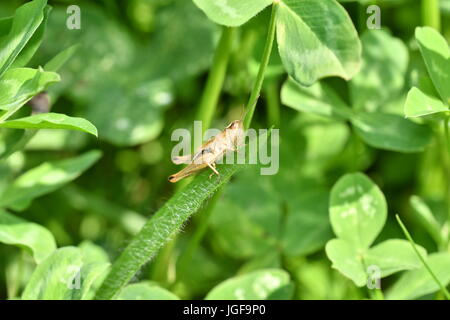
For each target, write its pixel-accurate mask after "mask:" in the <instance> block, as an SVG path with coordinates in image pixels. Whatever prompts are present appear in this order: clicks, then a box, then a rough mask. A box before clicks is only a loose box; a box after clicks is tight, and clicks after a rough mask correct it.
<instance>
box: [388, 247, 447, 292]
mask: <svg viewBox="0 0 450 320" xmlns="http://www.w3.org/2000/svg"><path fill="white" fill-rule="evenodd" d="M426 261H427V263H428V264H429V266H430V268H431V269H432V270H433V273H434V274H435V275H436V277H437V278H438V279H439V281H440V282H441V283H442V284H443V285H444V286H447V285H448V284H449V283H450V272H448V270H450V253H448V252H441V253H433V254H430V255H429V256H428V258H427V259H426ZM438 290H440V288H439V286H438V284H437V283H436V281H435V280H434V279H433V278H432V277H431V275H430V273H429V272H428V270H427V269H426V268H425V267H423V266H422V267H421V268H420V269H417V270H411V271H407V272H405V273H404V274H403V275H402V276H401V277H400V279H398V281H397V282H396V283H395V284H394V285H393V286H392V287H391V288H390V289H389V291H388V292H387V295H386V298H387V299H390V300H403V299H405V300H410V299H416V298H419V297H422V296H425V295H427V294H430V293H433V292H436V291H438Z"/></svg>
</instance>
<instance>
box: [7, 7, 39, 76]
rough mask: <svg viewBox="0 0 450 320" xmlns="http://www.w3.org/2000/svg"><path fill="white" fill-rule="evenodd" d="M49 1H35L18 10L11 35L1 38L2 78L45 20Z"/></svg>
mask: <svg viewBox="0 0 450 320" xmlns="http://www.w3.org/2000/svg"><path fill="white" fill-rule="evenodd" d="M46 4H47V0H34V1H30V2H28V3H25V4H24V5H23V6H21V7H20V8H19V9H17V11H16V13H15V15H14V19H13V21H12V25H11V29H10V30H9V33H8V34H7V35H5V36H3V37H1V38H0V48H1V49H0V77H1V76H3V74H4V73H5V72H6V70H8V68H9V67H10V66H11V65H12V64H13V62H14V60H15V59H16V57H17V56H18V55H19V53H20V52H21V51H22V49H23V48H24V47H25V46H26V44H27V42H28V41H29V40H30V39H31V38H32V36H33V34H34V33H35V31H36V30H37V29H38V27H39V25H40V24H41V23H42V21H43V20H44V8H45V6H46Z"/></svg>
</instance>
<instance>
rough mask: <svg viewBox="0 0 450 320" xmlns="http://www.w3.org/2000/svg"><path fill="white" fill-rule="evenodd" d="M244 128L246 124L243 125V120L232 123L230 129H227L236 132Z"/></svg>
mask: <svg viewBox="0 0 450 320" xmlns="http://www.w3.org/2000/svg"><path fill="white" fill-rule="evenodd" d="M243 128H244V124H243V123H242V121H241V120H234V121H233V122H231V123H230V124H229V125H228V127H226V129H230V130H235V129H243Z"/></svg>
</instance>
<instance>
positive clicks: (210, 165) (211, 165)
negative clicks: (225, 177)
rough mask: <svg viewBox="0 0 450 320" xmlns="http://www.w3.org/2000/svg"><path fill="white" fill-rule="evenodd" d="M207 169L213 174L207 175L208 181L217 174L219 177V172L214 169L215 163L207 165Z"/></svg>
mask: <svg viewBox="0 0 450 320" xmlns="http://www.w3.org/2000/svg"><path fill="white" fill-rule="evenodd" d="M208 167H210V168H211V170H212V171H213V173H211V174H210V175H209V179H211V177H212V176H213V175H214V174H217V175H218V176H220V174H219V171H217V169H216V163H215V162H212V163H208Z"/></svg>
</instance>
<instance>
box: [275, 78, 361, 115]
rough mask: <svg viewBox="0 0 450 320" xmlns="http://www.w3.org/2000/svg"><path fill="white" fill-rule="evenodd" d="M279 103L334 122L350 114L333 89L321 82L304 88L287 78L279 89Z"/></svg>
mask: <svg viewBox="0 0 450 320" xmlns="http://www.w3.org/2000/svg"><path fill="white" fill-rule="evenodd" d="M281 102H282V103H283V104H284V105H286V106H289V107H291V108H293V109H295V110H298V111H303V112H310V113H315V114H319V115H321V116H326V117H329V118H332V119H336V120H346V119H348V118H349V115H350V114H351V112H352V111H351V110H350V108H349V107H348V106H347V104H346V103H345V102H344V101H342V99H341V98H340V97H339V96H338V95H337V94H336V93H335V92H334V91H333V89H331V88H330V87H329V86H327V85H326V84H325V83H321V82H318V83H316V84H314V85H312V86H310V87H304V86H302V85H301V84H299V83H297V82H295V80H293V79H291V78H289V79H288V80H287V81H286V82H285V83H284V85H283V87H282V89H281Z"/></svg>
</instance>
